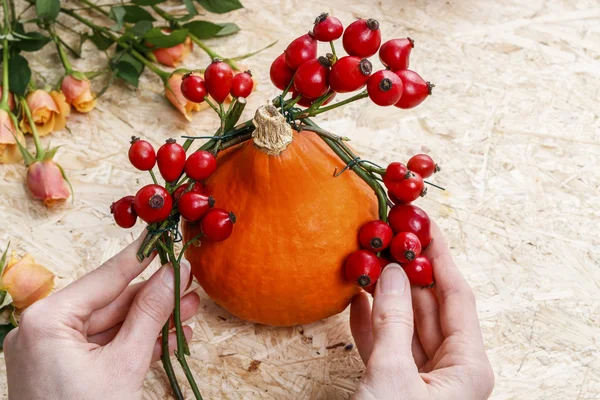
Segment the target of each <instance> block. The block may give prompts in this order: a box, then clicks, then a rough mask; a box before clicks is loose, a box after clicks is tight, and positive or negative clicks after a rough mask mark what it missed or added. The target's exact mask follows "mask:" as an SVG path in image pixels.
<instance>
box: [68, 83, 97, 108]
mask: <svg viewBox="0 0 600 400" xmlns="http://www.w3.org/2000/svg"><path fill="white" fill-rule="evenodd" d="M60 90H61V91H62V92H63V93H64V95H65V98H66V100H67V103H68V104H69V105H72V106H73V107H75V109H76V110H77V111H79V112H81V113H87V112H90V111H92V109H93V108H94V107H95V106H96V96H95V95H94V94H93V93H92V90H91V88H90V81H89V80H88V79H87V78H85V77H84V76H82V77H81V79H80V78H79V77H77V78H76V77H74V76H73V75H66V76H65V77H64V78H63V81H62V84H61V86H60Z"/></svg>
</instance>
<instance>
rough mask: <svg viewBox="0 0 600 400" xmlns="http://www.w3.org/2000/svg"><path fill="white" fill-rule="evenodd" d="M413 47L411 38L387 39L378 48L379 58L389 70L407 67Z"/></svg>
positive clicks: (413, 43) (413, 42)
mask: <svg viewBox="0 0 600 400" xmlns="http://www.w3.org/2000/svg"><path fill="white" fill-rule="evenodd" d="M413 47H415V41H414V40H412V39H411V38H403V39H392V40H388V41H387V42H385V43H384V44H382V45H381V48H380V49H379V59H380V60H381V63H382V64H383V65H385V66H386V67H387V68H389V69H391V70H394V71H396V70H400V69H407V68H408V62H409V58H410V51H411V50H412V49H413Z"/></svg>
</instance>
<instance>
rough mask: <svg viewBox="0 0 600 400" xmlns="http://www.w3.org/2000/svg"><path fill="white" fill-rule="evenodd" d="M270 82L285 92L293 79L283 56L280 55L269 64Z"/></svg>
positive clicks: (291, 71) (292, 72)
mask: <svg viewBox="0 0 600 400" xmlns="http://www.w3.org/2000/svg"><path fill="white" fill-rule="evenodd" d="M270 75H271V82H273V85H275V87H276V88H277V89H279V90H285V89H286V88H287V87H288V85H289V84H290V82H291V81H292V79H293V78H294V70H293V69H291V68H290V67H288V65H287V64H286V62H285V54H281V55H280V56H279V57H277V58H276V59H275V61H273V64H271V70H270Z"/></svg>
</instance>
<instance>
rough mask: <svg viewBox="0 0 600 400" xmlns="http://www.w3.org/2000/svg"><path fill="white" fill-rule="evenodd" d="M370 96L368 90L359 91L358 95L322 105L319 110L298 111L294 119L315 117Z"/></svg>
mask: <svg viewBox="0 0 600 400" xmlns="http://www.w3.org/2000/svg"><path fill="white" fill-rule="evenodd" d="M368 96H369V94H368V93H367V91H366V90H364V91H362V92H360V93H358V94H356V95H354V96H352V97H349V98H347V99H346V100H342V101H340V102H337V103H335V104H332V105H330V106H327V107H321V108H319V109H317V110H314V111H311V112H307V111H306V110H305V111H301V112H299V113H298V115H294V119H302V118H306V117H314V116H315V115H319V114H321V113H324V112H327V111H331V110H333V109H335V108H338V107H341V106H344V105H346V104H348V103H352V102H353V101H357V100H360V99H364V98H365V97H368Z"/></svg>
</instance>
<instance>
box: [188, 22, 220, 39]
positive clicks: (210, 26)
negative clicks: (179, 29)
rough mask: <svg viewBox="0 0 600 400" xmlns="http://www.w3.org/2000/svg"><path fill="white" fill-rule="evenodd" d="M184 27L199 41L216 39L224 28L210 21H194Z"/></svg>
mask: <svg viewBox="0 0 600 400" xmlns="http://www.w3.org/2000/svg"><path fill="white" fill-rule="evenodd" d="M183 27H184V28H185V29H187V30H188V31H189V32H190V33H191V34H192V35H194V36H196V37H197V38H199V39H209V38H211V37H215V36H217V34H218V33H219V32H220V31H221V29H223V26H221V25H219V24H215V23H213V22H209V21H192V22H188V23H187V24H185V25H183Z"/></svg>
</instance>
